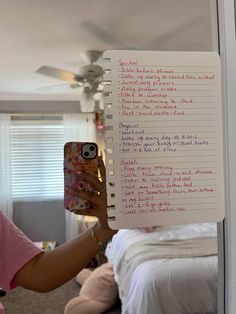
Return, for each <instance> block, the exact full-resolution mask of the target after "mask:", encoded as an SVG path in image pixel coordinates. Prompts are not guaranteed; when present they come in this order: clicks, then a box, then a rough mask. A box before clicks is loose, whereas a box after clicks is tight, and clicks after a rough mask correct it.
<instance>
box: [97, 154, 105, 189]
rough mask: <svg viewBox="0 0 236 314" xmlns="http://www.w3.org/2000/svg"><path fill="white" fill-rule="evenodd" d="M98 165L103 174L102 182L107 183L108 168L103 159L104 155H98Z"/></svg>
mask: <svg viewBox="0 0 236 314" xmlns="http://www.w3.org/2000/svg"><path fill="white" fill-rule="evenodd" d="M98 158H99V159H98V167H99V171H100V174H101V178H102V182H104V183H106V168H105V165H104V162H103V159H102V155H101V156H99V157H98Z"/></svg>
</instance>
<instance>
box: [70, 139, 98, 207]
mask: <svg viewBox="0 0 236 314" xmlns="http://www.w3.org/2000/svg"><path fill="white" fill-rule="evenodd" d="M80 173H89V174H92V175H96V176H98V146H97V144H96V143H93V142H68V143H66V144H65V146H64V207H65V208H66V209H68V210H69V211H71V212H76V213H77V212H78V211H79V210H81V209H86V208H91V207H92V204H91V203H90V202H89V201H87V200H85V199H83V198H80V197H79V196H75V195H73V194H71V193H69V192H68V189H73V190H74V191H75V190H76V189H81V190H84V191H88V192H94V188H93V187H92V186H91V185H90V184H89V183H88V182H86V181H85V180H84V179H83V178H81V177H80V176H79V174H80Z"/></svg>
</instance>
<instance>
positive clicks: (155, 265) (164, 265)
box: [106, 223, 218, 314]
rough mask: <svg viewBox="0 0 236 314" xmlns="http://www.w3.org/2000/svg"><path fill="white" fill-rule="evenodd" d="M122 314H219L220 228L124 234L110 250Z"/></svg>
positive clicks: (193, 226)
mask: <svg viewBox="0 0 236 314" xmlns="http://www.w3.org/2000/svg"><path fill="white" fill-rule="evenodd" d="M106 256H107V259H108V261H109V262H111V263H112V265H113V269H114V274H115V280H116V282H117V284H118V289H119V296H120V299H121V304H122V314H216V313H217V277H218V265H217V231H216V224H210V223H209V224H208V223H204V224H191V225H178V226H165V227H156V228H153V229H152V230H148V229H132V230H127V229H123V230H120V231H119V232H118V233H117V234H116V235H115V236H114V237H113V240H112V242H110V243H109V244H108V246H107V248H106Z"/></svg>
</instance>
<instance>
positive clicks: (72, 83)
mask: <svg viewBox="0 0 236 314" xmlns="http://www.w3.org/2000/svg"><path fill="white" fill-rule="evenodd" d="M101 54H102V52H101V51H97V50H88V51H85V53H83V54H82V58H83V59H84V61H85V62H86V64H85V65H82V66H81V67H80V68H79V70H78V73H74V72H70V71H67V70H63V69H58V68H55V67H52V66H48V65H43V66H41V67H40V68H39V69H37V70H36V73H38V74H42V75H45V76H48V77H52V78H56V79H59V80H62V81H65V82H66V84H59V85H53V86H48V87H42V88H39V89H38V91H39V92H41V93H55V92H58V91H61V92H63V91H65V90H70V89H77V88H78V89H80V104H81V111H86V112H92V111H94V107H95V99H97V96H98V94H100V95H101V94H102V91H103V88H104V85H105V84H106V82H104V81H103V74H104V73H105V72H104V69H103V68H102V67H101V66H100V65H98V64H94V62H96V61H98V59H99V58H100V56H101ZM82 107H83V108H82Z"/></svg>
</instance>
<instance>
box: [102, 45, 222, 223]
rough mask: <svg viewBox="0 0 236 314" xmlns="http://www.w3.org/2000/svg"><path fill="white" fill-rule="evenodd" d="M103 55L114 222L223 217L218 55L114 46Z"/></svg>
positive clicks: (109, 187) (110, 213)
mask: <svg viewBox="0 0 236 314" xmlns="http://www.w3.org/2000/svg"><path fill="white" fill-rule="evenodd" d="M103 57H104V59H105V60H106V61H107V63H106V68H105V70H106V71H105V72H106V73H107V74H106V75H105V80H106V81H107V82H108V83H110V84H109V85H106V88H105V92H104V102H105V104H104V116H105V147H106V169H107V193H108V206H109V209H108V216H109V225H110V227H111V228H113V229H116V228H138V227H146V226H157V225H166V224H185V223H198V222H217V221H220V220H222V219H223V218H224V206H225V202H224V172H223V170H224V161H223V143H222V142H223V140H222V107H221V106H222V105H221V82H220V58H219V55H218V54H217V53H214V52H164V51H161V52H159V51H128V50H124V51H123V50H110V51H106V52H105V53H104V55H103Z"/></svg>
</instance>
